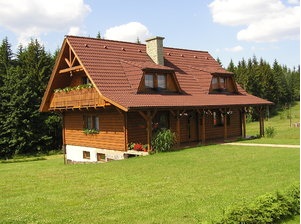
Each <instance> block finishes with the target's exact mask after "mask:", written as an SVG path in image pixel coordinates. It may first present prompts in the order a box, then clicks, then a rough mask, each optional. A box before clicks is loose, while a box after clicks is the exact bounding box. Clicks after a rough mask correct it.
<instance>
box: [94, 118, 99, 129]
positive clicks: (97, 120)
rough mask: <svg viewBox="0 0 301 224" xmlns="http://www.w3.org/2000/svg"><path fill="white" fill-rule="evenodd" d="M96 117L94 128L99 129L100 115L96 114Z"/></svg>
mask: <svg viewBox="0 0 301 224" xmlns="http://www.w3.org/2000/svg"><path fill="white" fill-rule="evenodd" d="M93 118H94V119H93V120H94V129H95V130H97V131H99V117H97V116H95V117H93Z"/></svg>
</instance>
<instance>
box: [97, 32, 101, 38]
mask: <svg viewBox="0 0 301 224" xmlns="http://www.w3.org/2000/svg"><path fill="white" fill-rule="evenodd" d="M96 38H97V39H101V35H100V32H99V31H98V33H97V35H96Z"/></svg>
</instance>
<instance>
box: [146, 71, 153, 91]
mask: <svg viewBox="0 0 301 224" xmlns="http://www.w3.org/2000/svg"><path fill="white" fill-rule="evenodd" d="M145 88H151V89H152V88H154V76H153V74H146V75H145Z"/></svg>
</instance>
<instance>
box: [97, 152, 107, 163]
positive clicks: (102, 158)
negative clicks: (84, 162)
mask: <svg viewBox="0 0 301 224" xmlns="http://www.w3.org/2000/svg"><path fill="white" fill-rule="evenodd" d="M96 156H97V161H106V154H104V153H97V155H96Z"/></svg>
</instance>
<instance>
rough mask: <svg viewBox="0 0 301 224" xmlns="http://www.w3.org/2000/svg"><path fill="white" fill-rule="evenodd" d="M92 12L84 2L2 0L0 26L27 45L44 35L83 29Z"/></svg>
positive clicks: (75, 0) (81, 0) (0, 3)
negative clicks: (31, 40)
mask: <svg viewBox="0 0 301 224" xmlns="http://www.w3.org/2000/svg"><path fill="white" fill-rule="evenodd" d="M89 12H91V8H90V7H89V6H88V5H86V4H84V1H83V0H51V1H49V0H10V1H7V0H0V26H3V27H5V28H6V29H8V30H10V31H12V32H14V33H15V34H16V35H17V36H18V40H19V43H22V44H25V43H26V42H28V41H29V39H30V38H38V39H39V38H40V36H41V34H46V33H48V32H53V31H54V32H56V31H65V32H67V31H68V30H69V29H71V30H72V27H80V26H81V25H82V23H83V20H84V18H85V16H86V15H87V14H88V13H89ZM73 29H74V28H73ZM78 33H79V31H78V32H77V34H78Z"/></svg>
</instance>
